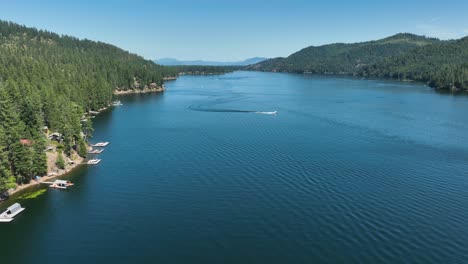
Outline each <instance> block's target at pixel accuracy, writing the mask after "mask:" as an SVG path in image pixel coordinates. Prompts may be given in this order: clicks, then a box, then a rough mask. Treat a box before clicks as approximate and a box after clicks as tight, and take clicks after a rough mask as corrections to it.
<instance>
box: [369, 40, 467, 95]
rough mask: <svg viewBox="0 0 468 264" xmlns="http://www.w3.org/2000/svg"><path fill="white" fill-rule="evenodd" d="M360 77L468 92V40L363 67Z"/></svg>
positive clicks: (442, 44) (412, 52)
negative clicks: (417, 82) (398, 80)
mask: <svg viewBox="0 0 468 264" xmlns="http://www.w3.org/2000/svg"><path fill="white" fill-rule="evenodd" d="M360 75H362V76H366V77H385V78H396V79H401V80H416V81H424V82H428V83H429V85H430V86H432V87H436V88H438V89H446V90H452V91H458V90H467V89H468V37H465V38H462V39H459V40H456V41H445V42H441V43H437V44H433V45H428V46H425V47H422V48H419V49H415V50H412V51H409V52H407V53H405V54H402V55H400V56H395V57H390V58H386V59H383V60H381V61H380V62H378V63H375V64H373V65H369V66H366V67H363V68H362V70H361V72H360Z"/></svg>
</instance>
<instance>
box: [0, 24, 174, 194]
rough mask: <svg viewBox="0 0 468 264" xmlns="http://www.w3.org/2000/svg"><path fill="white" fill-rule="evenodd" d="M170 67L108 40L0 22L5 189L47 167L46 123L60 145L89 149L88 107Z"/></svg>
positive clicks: (1, 182)
mask: <svg viewBox="0 0 468 264" xmlns="http://www.w3.org/2000/svg"><path fill="white" fill-rule="evenodd" d="M171 74H172V75H173V74H174V73H173V70H171V69H167V68H163V67H162V66H160V65H157V64H155V63H153V62H151V61H149V60H145V59H143V58H141V57H139V56H137V55H134V54H130V53H128V52H126V51H123V50H121V49H119V48H117V47H115V46H112V45H109V44H105V43H101V42H95V41H90V40H79V39H77V38H74V37H69V36H60V35H57V34H54V33H51V32H47V31H42V30H37V29H34V28H27V27H25V26H21V25H18V24H14V23H11V22H5V21H0V191H2V190H5V189H8V188H10V187H13V186H14V185H15V183H22V182H29V180H30V179H31V177H32V176H34V175H43V174H44V173H46V171H47V164H46V154H45V151H44V150H45V148H46V143H47V142H46V137H45V134H44V126H47V128H48V131H51V132H58V133H60V134H61V135H62V136H63V140H61V142H60V145H59V146H58V149H60V150H62V149H63V152H64V153H65V154H66V155H70V154H71V152H72V151H73V152H77V153H79V154H80V155H82V156H84V155H86V149H84V148H85V147H86V145H85V144H84V139H83V133H84V134H86V133H88V132H90V130H91V124H90V121H89V120H90V119H89V118H88V119H87V121H85V122H84V120H86V119H84V118H83V117H84V115H85V114H86V113H87V112H88V111H89V110H97V109H100V108H103V107H106V106H108V105H109V103H110V102H111V100H112V93H113V90H114V89H116V88H119V89H143V88H144V87H145V86H146V85H149V84H151V83H153V86H154V85H158V86H161V85H162V82H163V76H166V75H171Z"/></svg>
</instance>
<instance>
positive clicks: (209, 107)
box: [188, 95, 278, 115]
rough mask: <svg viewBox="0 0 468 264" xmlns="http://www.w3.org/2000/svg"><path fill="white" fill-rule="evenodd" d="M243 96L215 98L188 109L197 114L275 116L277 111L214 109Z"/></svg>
mask: <svg viewBox="0 0 468 264" xmlns="http://www.w3.org/2000/svg"><path fill="white" fill-rule="evenodd" d="M243 98H244V97H243V96H239V95H237V96H231V97H227V98H226V97H223V98H216V99H215V100H214V101H211V102H206V103H202V104H198V105H190V106H189V107H188V109H190V110H192V111H199V112H213V113H244V114H248V113H254V114H261V115H276V114H277V113H278V111H258V110H240V109H229V108H215V107H213V106H217V105H220V104H225V103H231V102H234V101H239V100H241V99H243Z"/></svg>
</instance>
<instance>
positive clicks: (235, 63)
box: [154, 57, 268, 66]
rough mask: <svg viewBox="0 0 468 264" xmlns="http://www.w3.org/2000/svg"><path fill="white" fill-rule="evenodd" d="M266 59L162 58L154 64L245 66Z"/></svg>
mask: <svg viewBox="0 0 468 264" xmlns="http://www.w3.org/2000/svg"><path fill="white" fill-rule="evenodd" d="M267 59H268V58H262V57H254V58H249V59H246V60H243V61H230V62H222V61H204V60H194V61H182V60H177V59H172V58H163V59H158V60H155V61H154V62H155V63H157V64H160V65H164V66H181V65H183V66H185V65H199V66H247V65H251V64H256V63H259V62H262V61H265V60H267Z"/></svg>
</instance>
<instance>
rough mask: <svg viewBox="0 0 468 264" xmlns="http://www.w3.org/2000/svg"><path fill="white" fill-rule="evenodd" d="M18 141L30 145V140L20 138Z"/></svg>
mask: <svg viewBox="0 0 468 264" xmlns="http://www.w3.org/2000/svg"><path fill="white" fill-rule="evenodd" d="M20 143H21V144H22V145H23V146H31V145H32V141H31V140H29V139H20Z"/></svg>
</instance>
